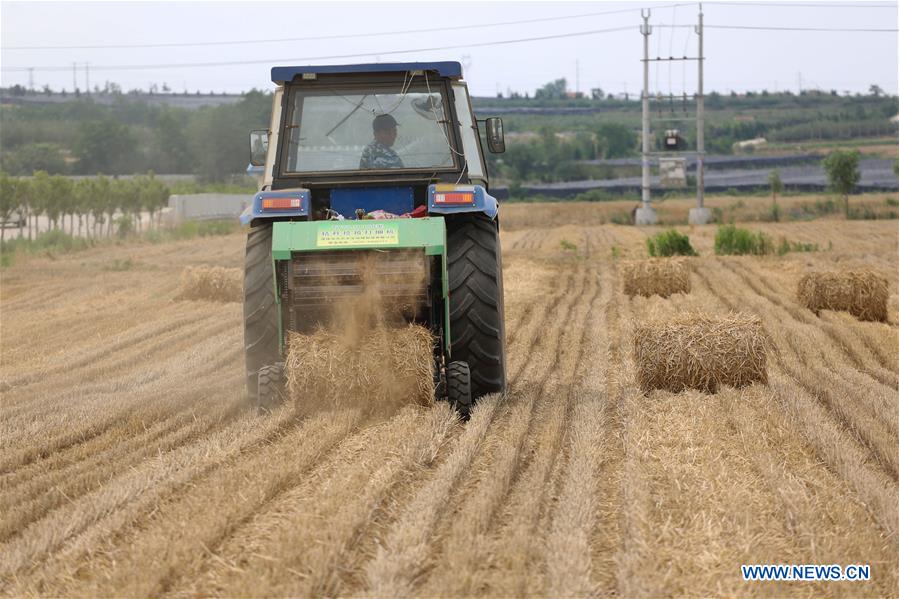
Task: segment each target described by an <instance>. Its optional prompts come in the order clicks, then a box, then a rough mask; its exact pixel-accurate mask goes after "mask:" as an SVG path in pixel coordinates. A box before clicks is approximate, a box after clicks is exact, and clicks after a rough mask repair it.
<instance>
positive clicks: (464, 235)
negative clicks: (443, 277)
mask: <svg viewBox="0 0 899 599" xmlns="http://www.w3.org/2000/svg"><path fill="white" fill-rule="evenodd" d="M447 250H448V255H447V259H448V265H447V266H448V268H447V271H448V275H449V289H450V335H451V337H452V344H451V351H452V359H453V360H454V361H455V360H459V361H463V362H467V363H468V366H469V368H470V369H471V395H472V397H473V398H478V397H481V396H482V395H486V394H488V393H496V392H498V391H502V390H503V389H504V388H505V386H506V372H505V348H504V342H505V325H504V323H503V298H502V263H501V256H500V248H499V234H498V232H497V229H496V224H495V223H494V222H493V221H492V220H490V218H488V217H487V216H486V215H484V214H465V215H459V216H455V217H453V218H451V219H447Z"/></svg>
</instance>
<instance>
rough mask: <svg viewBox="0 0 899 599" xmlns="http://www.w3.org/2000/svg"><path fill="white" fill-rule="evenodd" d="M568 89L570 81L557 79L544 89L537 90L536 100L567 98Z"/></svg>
mask: <svg viewBox="0 0 899 599" xmlns="http://www.w3.org/2000/svg"><path fill="white" fill-rule="evenodd" d="M567 88H568V81H567V80H566V79H565V78H564V77H563V78H562V79H556V80H555V81H550V82H549V83H547V84H546V85H544V86H543V87H541V88H540V89H538V90H537V92H536V93H535V94H534V97H535V98H538V99H544V100H553V99H558V98H564V97H565V91H566V89H567Z"/></svg>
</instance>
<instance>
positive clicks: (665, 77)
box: [0, 0, 899, 95]
mask: <svg viewBox="0 0 899 599" xmlns="http://www.w3.org/2000/svg"><path fill="white" fill-rule="evenodd" d="M850 5H852V6H850ZM650 6H652V7H655V8H653V9H652V16H651V19H650V21H651V23H653V24H655V25H662V24H664V25H672V24H673V25H678V26H679V27H674V28H661V27H657V28H655V29H654V30H653V33H652V35H651V36H650V54H651V56H653V57H654V56H656V55H661V56H665V57H667V56H669V55H676V56H681V55H683V54H684V51H685V48H686V51H687V53H688V54H689V55H691V56H693V55H695V53H696V40H697V36H696V35H695V33H693V31H692V29H691V28H688V27H682V26H683V25H687V24H694V23H696V20H697V12H698V5H697V4H695V3H679V4H677V5H676V6H675V5H674V4H673V3H661V2H478V3H475V2H470V3H469V2H421V1H419V2H397V3H388V2H377V3H375V2H370V3H369V2H365V3H355V2H352V3H351V2H290V3H288V2H283V3H263V2H253V3H250V2H67V3H53V2H46V3H45V2H0V21H2V26H0V45H2V51H0V67H2V69H3V70H2V84H3V85H4V86H8V85H13V84H16V83H18V84H22V85H27V84H28V72H22V71H15V70H9V69H10V68H16V67H35V70H34V73H33V76H34V85H35V87H36V88H40V87H42V86H43V85H45V84H49V85H50V86H51V87H53V88H54V89H59V88H63V87H65V88H66V89H68V90H71V89H72V87H73V74H72V63H73V62H76V63H77V64H78V72H77V80H78V86H79V87H81V88H82V89H83V88H84V87H85V70H84V66H83V65H84V63H86V62H89V63H90V65H91V67H90V82H91V86H93V85H95V84H101V85H102V83H103V82H104V81H107V80H108V81H114V82H117V83H119V84H120V85H121V86H122V87H123V89H125V90H128V89H130V88H138V87H139V88H143V89H146V88H147V87H148V86H149V85H150V84H151V83H156V84H158V85H160V86H161V84H162V83H167V84H168V85H169V86H170V87H171V88H172V89H173V90H175V91H183V90H185V89H186V90H189V91H191V92H193V91H195V90H197V89H199V90H201V91H204V92H207V91H210V90H214V91H216V92H222V91H227V92H240V91H244V90H248V89H250V88H253V87H256V88H261V89H268V88H270V87H271V83H270V78H269V74H270V67H272V66H274V65H285V64H342V63H359V62H392V61H397V62H399V61H414V60H420V61H428V60H458V61H460V62H462V63H463V65H464V66H465V71H464V74H465V78H466V80H468V82H469V85H470V86H471V88H472V89H473V90H474V92H475V94H477V95H494V94H495V93H496V92H497V91H498V90H501V91H504V92H505V91H506V90H507V89H512V90H518V91H521V92H524V91H529V92H531V93H533V90H534V89H535V88H537V87H539V86H540V85H542V84H543V83H545V82H547V81H549V80H552V79H556V78H559V77H565V78H567V79H568V81H569V87H570V88H571V89H574V88H575V87H576V86H577V85H578V74H579V87H580V90H581V91H589V89H590V88H592V87H597V86H598V87H601V88H603V89H604V90H606V91H611V92H616V93H617V92H623V91H627V92H629V93H634V92H638V91H639V89H640V87H641V82H642V72H641V65H640V58H641V53H642V47H643V44H642V37H641V35H640V33H639V31H638V26H639V24H640V22H641V19H640V12H639V9H640V8H641V7H650ZM606 11H626V12H618V13H616V14H605V15H591V16H583V15H584V14H585V13H597V12H606ZM703 12H704V14H705V24H706V25H709V26H710V27H709V28H707V29H706V33H705V54H706V57H707V60H706V73H705V87H706V91H709V90H718V91H729V90H737V91H742V90H746V89H755V90H758V89H762V88H767V89H769V90H783V89H790V90H793V91H796V90H797V88H798V86H799V84H800V78H801V83H802V86H803V87H804V88H810V87H818V88H822V89H828V90H829V89H837V90H839V91H840V92H843V91H844V90H851V91H853V92H856V91H862V92H866V91H867V89H868V86H869V85H870V84H872V83H876V84H878V85H880V86H881V87H882V88H884V89H885V90H887V91H888V92H890V93H894V94H895V93H899V92H897V87H899V82H897V77H899V75H897V73H899V62H897V53H899V44H897V40H899V36H897V33H895V32H887V33H876V32H868V33H858V32H810V31H758V30H734V29H714V28H712V27H711V26H714V25H741V26H753V25H759V26H777V27H823V28H875V29H876V28H886V29H896V28H897V26H899V24H897V20H899V3H896V2H856V3H854V5H853V3H852V2H851V0H842V1H841V2H836V3H832V4H831V3H827V2H822V1H821V0H818V1H816V2H811V3H805V4H801V3H800V2H798V1H797V0H782V1H781V2H774V3H771V4H766V3H748V2H745V3H721V2H707V3H704V4H703ZM569 15H581V16H578V17H576V18H570V19H557V20H550V21H541V22H530V23H518V24H507V25H497V26H489V27H488V26H484V25H490V24H492V23H506V22H509V21H524V20H532V19H547V18H557V17H564V16H569ZM471 25H477V26H478V27H476V28H470V27H469V26H471ZM440 27H456V28H455V29H451V30H448V31H439V30H437V29H438V28H440ZM617 27H628V29H627V30H624V31H616V32H608V33H596V34H590V35H579V36H573V35H571V34H574V33H579V32H587V31H594V30H601V29H611V28H617ZM419 28H421V29H429V30H431V31H427V32H419V31H416V32H414V33H396V32H402V31H408V30H414V29H419ZM383 32H394V33H392V34H390V35H383V36H377V37H359V35H360V34H371V33H383ZM555 35H562V36H565V37H560V38H556V39H548V40H541V41H530V42H525V43H512V44H503V45H493V46H480V47H471V46H467V45H469V44H483V43H485V42H496V41H506V40H514V39H519V38H532V37H543V36H555ZM327 36H356V37H344V38H342V39H317V40H313V39H309V38H311V37H319V38H321V37H327ZM283 38H291V39H292V40H293V41H277V42H266V43H245V44H230V45H206V46H202V45H200V46H183V47H155V48H147V47H142V48H105V49H52V50H44V49H42V50H38V49H16V47H20V46H41V47H45V46H100V45H134V44H179V43H203V42H234V41H244V40H273V39H276V40H280V39H283ZM445 46H463V47H460V48H453V49H444V50H431V51H424V50H422V51H416V52H410V53H403V54H391V53H390V51H396V50H419V49H426V48H434V47H445ZM347 54H360V55H362V56H358V57H353V58H342V59H327V58H321V57H328V56H335V55H347ZM235 61H258V62H257V63H255V64H244V65H227V66H203V67H193V68H184V67H180V68H179V67H175V66H173V65H181V64H185V63H204V62H235ZM685 64H686V66H684V65H685ZM122 65H125V66H132V67H133V66H136V65H168V66H164V67H157V68H153V69H135V68H128V69H104V67H113V66H122ZM42 67H62V70H61V71H42V70H41V68H42ZM695 85H696V63H695V62H689V63H673V64H671V63H668V64H663V65H662V66H661V67H659V68H657V69H654V71H653V72H652V74H651V76H650V86H651V88H652V89H653V90H658V91H660V92H662V93H668V92H669V90H670V91H671V92H673V93H680V92H681V91H682V90H683V89H685V88H686V90H687V91H692V90H693V89H694V88H695Z"/></svg>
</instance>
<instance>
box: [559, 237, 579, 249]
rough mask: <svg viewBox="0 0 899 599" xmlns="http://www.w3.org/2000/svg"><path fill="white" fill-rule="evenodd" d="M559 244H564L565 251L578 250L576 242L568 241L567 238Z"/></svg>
mask: <svg viewBox="0 0 899 599" xmlns="http://www.w3.org/2000/svg"><path fill="white" fill-rule="evenodd" d="M559 245H560V246H562V249H563V250H565V251H576V250H577V246H576V245H575V244H573V243H571V242H570V241H568V240H567V239H563V240H562V241H560V242H559Z"/></svg>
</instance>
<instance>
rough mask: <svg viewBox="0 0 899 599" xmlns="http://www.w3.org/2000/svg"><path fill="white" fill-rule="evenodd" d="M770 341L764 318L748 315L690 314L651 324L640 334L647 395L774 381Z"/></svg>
mask: <svg viewBox="0 0 899 599" xmlns="http://www.w3.org/2000/svg"><path fill="white" fill-rule="evenodd" d="M767 347H768V342H767V337H766V336H765V333H764V331H763V329H762V322H761V319H760V318H759V317H757V316H754V315H751V314H745V313H736V314H729V315H727V316H720V317H716V316H707V315H702V314H685V315H681V316H677V317H675V318H673V319H670V320H664V321H661V320H660V321H650V322H648V323H645V324H642V325H639V326H638V327H637V328H636V331H635V333H634V362H635V363H636V365H637V381H638V383H639V385H640V388H641V389H642V390H643V391H644V392H647V393H648V392H649V391H651V390H652V389H666V390H668V391H673V392H675V393H677V392H679V391H683V390H685V389H699V390H701V391H707V392H710V393H714V392H716V391H717V390H718V388H719V387H720V386H721V385H730V386H733V387H742V386H745V385H749V384H750V383H753V382H761V383H767V382H768V374H767V370H766V365H765V362H766V351H767Z"/></svg>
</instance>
